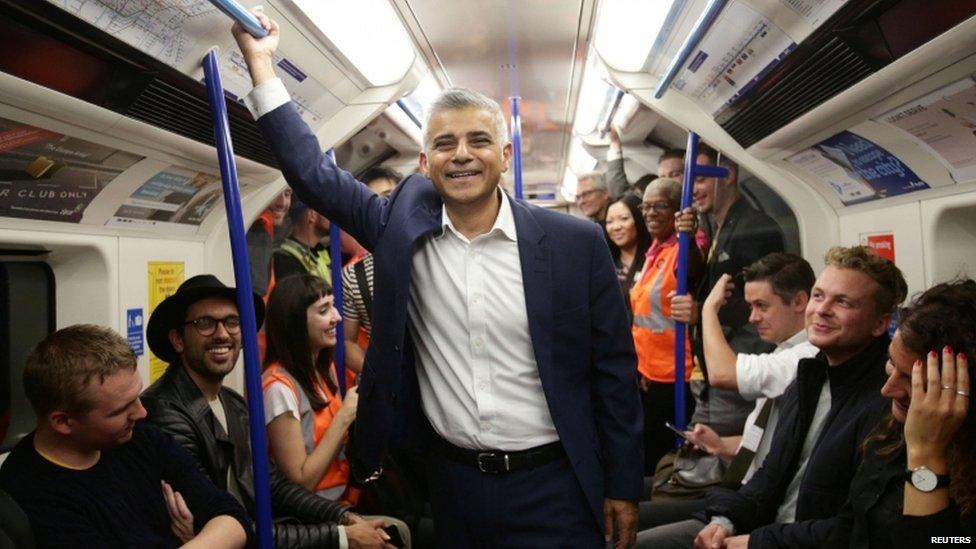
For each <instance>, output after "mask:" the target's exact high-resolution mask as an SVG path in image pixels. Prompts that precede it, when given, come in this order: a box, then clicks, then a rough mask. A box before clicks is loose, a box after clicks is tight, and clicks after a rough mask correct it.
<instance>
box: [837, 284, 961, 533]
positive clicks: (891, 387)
mask: <svg viewBox="0 0 976 549" xmlns="http://www.w3.org/2000/svg"><path fill="white" fill-rule="evenodd" d="M939 347H942V352H941V357H942V371H941V373H940V372H939V360H938V355H937V354H936V352H935V351H934V349H938V348H939ZM953 352H958V353H959V354H958V355H956V356H955V357H954V356H953ZM888 353H889V360H888V364H887V370H888V382H887V383H885V386H884V388H882V389H881V394H883V395H884V396H886V397H888V398H890V399H891V411H890V412H889V413H888V416H887V417H886V418H885V420H884V421H882V422H881V424H879V425H878V428H877V430H876V431H875V432H874V433H873V434H872V436H871V437H869V438H868V440H867V442H866V443H865V445H864V449H865V455H864V462H863V463H862V464H861V467H860V469H858V471H857V474H856V475H855V476H854V480H853V481H852V482H851V494H850V499H849V500H848V502H847V504H846V505H845V506H844V509H843V510H842V511H841V513H840V521H839V522H840V523H839V524H838V526H837V528H836V529H835V531H834V534H833V535H832V536H831V538H830V541H829V542H828V543H827V546H829V547H895V548H905V549H913V548H916V547H927V546H929V545H930V544H933V543H935V541H934V540H935V537H940V538H942V539H945V543H949V544H966V545H968V544H970V543H972V540H973V539H974V537H976V513H974V508H976V481H974V477H973V470H974V461H973V449H974V448H976V413H974V412H973V407H972V406H970V403H969V400H970V396H969V392H970V387H971V386H970V380H971V379H972V376H973V371H972V368H971V367H970V365H971V364H972V363H971V360H972V357H974V356H976V282H973V281H972V280H962V281H957V282H950V283H945V284H939V285H937V286H934V287H933V288H931V289H929V290H927V291H926V292H925V293H923V294H921V295H920V296H918V297H916V298H915V299H914V301H913V302H912V304H911V307H910V308H909V309H908V310H907V311H904V312H903V313H902V317H901V322H900V325H899V327H898V331H896V332H895V336H894V338H893V339H892V340H891V345H890V346H889V352H888ZM953 538H954V539H953Z"/></svg>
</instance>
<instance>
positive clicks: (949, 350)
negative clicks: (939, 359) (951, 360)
mask: <svg viewBox="0 0 976 549" xmlns="http://www.w3.org/2000/svg"><path fill="white" fill-rule="evenodd" d="M942 352H943V354H947V355H951V354H952V347H950V346H949V345H946V346H945V347H943V348H942Z"/></svg>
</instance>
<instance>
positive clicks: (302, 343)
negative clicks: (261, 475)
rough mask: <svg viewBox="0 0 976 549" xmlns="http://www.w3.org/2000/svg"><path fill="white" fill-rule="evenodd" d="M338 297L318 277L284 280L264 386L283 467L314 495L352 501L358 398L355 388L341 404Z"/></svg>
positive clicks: (273, 304) (271, 314)
mask: <svg viewBox="0 0 976 549" xmlns="http://www.w3.org/2000/svg"><path fill="white" fill-rule="evenodd" d="M333 299H334V298H333V297H332V289H331V288H330V287H329V285H328V284H327V283H326V282H325V281H324V280H322V279H321V278H319V277H316V276H311V275H295V276H289V277H286V278H283V279H281V280H279V281H278V283H277V285H276V286H275V287H274V290H272V292H271V297H270V298H269V300H268V311H267V322H266V323H265V326H266V328H265V329H266V330H267V333H268V348H267V355H266V356H265V360H264V366H265V372H264V376H263V378H262V387H263V389H264V409H265V422H266V424H267V426H268V448H269V450H270V452H271V457H272V459H274V461H275V463H276V464H277V466H278V468H279V469H281V471H282V472H283V473H284V474H285V476H287V477H288V478H290V479H291V480H292V481H294V482H296V483H298V484H301V485H302V486H304V487H305V488H307V489H308V490H310V491H312V492H316V493H318V494H319V495H322V496H324V497H327V498H329V499H333V500H337V501H339V500H342V499H346V501H348V498H344V497H343V496H344V495H345V492H346V487H347V484H348V482H349V462H348V461H347V460H346V458H345V454H344V452H343V446H344V445H345V441H346V434H347V432H348V430H349V427H350V425H352V422H353V420H355V419H356V404H357V401H358V395H357V393H356V388H355V387H351V388H349V390H348V391H347V392H346V396H345V398H344V399H343V398H342V397H341V396H340V395H339V392H338V390H337V385H336V379H335V372H334V370H333V369H332V364H331V363H332V347H334V346H335V344H336V326H337V325H338V324H339V322H340V321H341V320H342V317H341V316H340V315H339V312H338V310H337V309H336V308H335V305H334V302H333ZM350 503H355V502H350Z"/></svg>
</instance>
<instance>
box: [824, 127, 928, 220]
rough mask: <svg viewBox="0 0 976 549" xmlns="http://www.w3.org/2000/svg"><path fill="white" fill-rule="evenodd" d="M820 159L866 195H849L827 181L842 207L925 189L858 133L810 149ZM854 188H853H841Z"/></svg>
mask: <svg viewBox="0 0 976 549" xmlns="http://www.w3.org/2000/svg"><path fill="white" fill-rule="evenodd" d="M813 148H814V149H816V150H817V151H819V152H820V153H821V154H822V155H823V157H824V158H825V159H827V160H829V161H830V162H832V163H833V164H835V165H836V167H837V168H840V169H842V170H843V171H844V172H846V174H845V175H846V176H847V178H849V179H850V181H849V182H848V183H849V184H856V187H859V188H861V189H865V190H866V191H867V192H858V193H849V192H846V191H847V189H846V188H845V189H843V190H842V189H839V188H837V183H839V182H834V181H828V182H829V183H830V184H831V186H832V187H834V188H835V190H837V191H838V194H840V195H841V200H842V201H843V202H844V204H845V205H851V204H857V203H860V202H868V201H871V200H878V199H881V198H887V197H891V196H898V195H900V194H905V193H910V192H913V191H919V190H922V189H928V188H929V186H928V184H927V183H926V182H924V181H922V179H921V178H920V177H919V176H918V175H917V174H916V173H915V172H913V171H912V170H911V169H910V168H909V167H908V166H906V165H905V164H904V163H902V161H901V160H899V159H898V158H897V157H895V156H894V155H893V154H891V153H890V152H888V151H887V150H885V149H883V148H881V147H879V146H878V145H876V144H875V143H874V142H872V141H869V140H867V139H865V138H863V137H861V136H859V135H857V134H854V133H851V132H849V131H843V132H840V133H839V134H837V135H835V136H833V137H830V138H828V139H824V140H823V141H821V142H820V143H818V144H817V145H814V146H813ZM842 186H843V187H846V186H854V185H846V186H845V185H842Z"/></svg>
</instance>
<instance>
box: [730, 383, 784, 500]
mask: <svg viewBox="0 0 976 549" xmlns="http://www.w3.org/2000/svg"><path fill="white" fill-rule="evenodd" d="M774 402H775V399H772V398H768V399H766V402H765V403H763V407H762V409H761V410H759V417H757V418H756V422H755V423H754V424H753V425H749V426H746V429H747V430H748V429H751V428H754V427H755V428H758V429H762V437H761V438H760V441H761V440H762V438H765V437H766V436H767V435H766V425H767V424H768V423H769V415H770V414H771V413H772V411H773V403H774ZM758 446H759V444H758V443H757V444H756V447H757V448H758ZM755 458H756V450H755V449H750V448H747V447H745V446H740V447H739V451H738V452H737V453H736V454H735V457H734V458H732V463H730V464H729V468H728V470H727V471H725V476H724V477H722V486H724V487H726V488H732V489H736V488H738V487H739V486H741V485H742V479H743V478H745V476H746V473H747V472H748V471H749V466H751V465H752V461H753V460H754V459H755Z"/></svg>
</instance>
